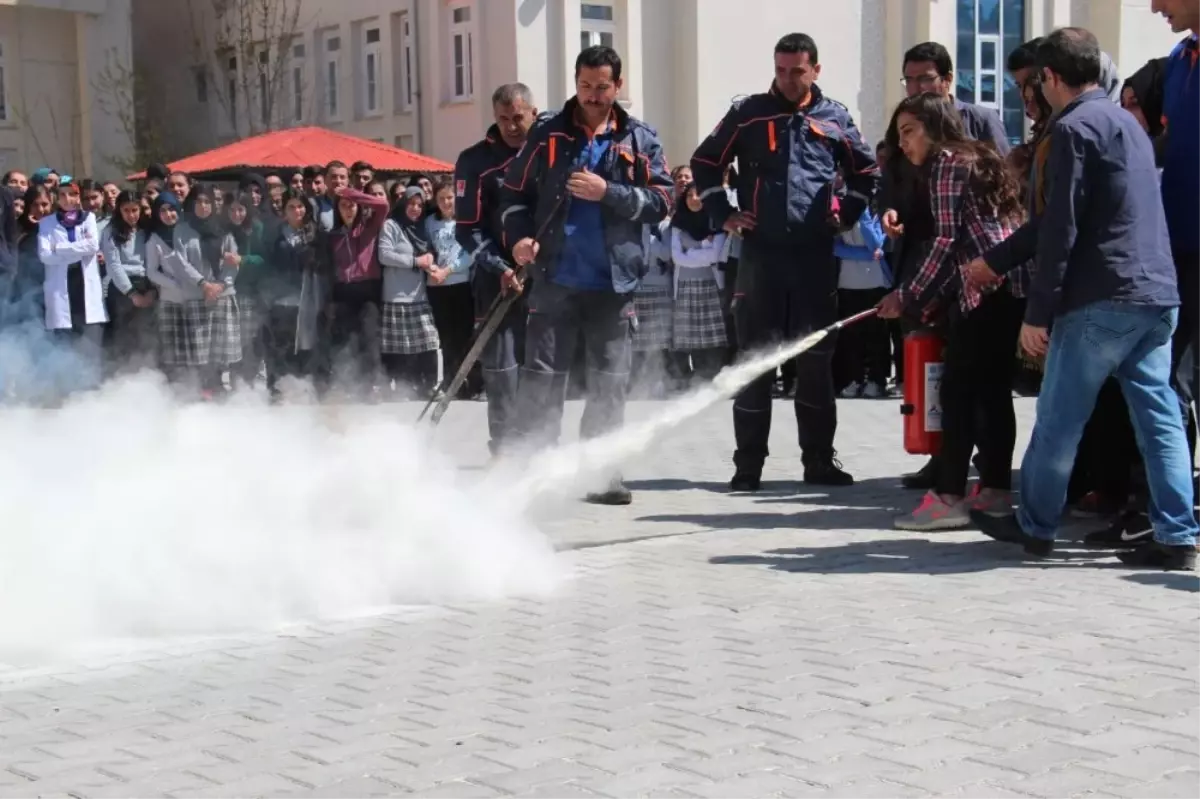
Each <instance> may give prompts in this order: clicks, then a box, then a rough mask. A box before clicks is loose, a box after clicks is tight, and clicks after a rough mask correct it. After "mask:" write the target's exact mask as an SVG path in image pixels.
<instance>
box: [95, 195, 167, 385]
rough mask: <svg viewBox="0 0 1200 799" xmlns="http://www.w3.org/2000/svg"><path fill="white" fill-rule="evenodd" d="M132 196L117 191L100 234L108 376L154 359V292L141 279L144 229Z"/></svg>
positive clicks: (144, 364)
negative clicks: (111, 213) (113, 207)
mask: <svg viewBox="0 0 1200 799" xmlns="http://www.w3.org/2000/svg"><path fill="white" fill-rule="evenodd" d="M141 216H142V205H141V201H140V200H139V199H138V196H137V194H135V193H134V192H132V191H123V192H121V193H119V194H118V195H117V201H116V210H115V211H114V213H113V215H112V217H111V221H110V223H109V225H108V227H107V229H105V231H104V232H103V233H101V234H100V252H101V253H102V254H103V255H104V265H105V268H106V269H107V271H108V277H107V281H108V285H107V288H108V291H107V292H106V293H105V304H106V306H107V308H108V319H109V323H108V333H107V336H106V339H105V364H106V366H107V367H108V371H109V374H114V373H120V372H123V371H129V372H136V371H138V370H139V369H142V368H143V367H146V366H150V365H151V364H153V363H154V343H155V329H154V304H155V300H156V299H157V292H156V291H155V290H154V286H153V284H151V283H150V280H149V278H147V277H146V231H145V230H144V229H143V226H142V224H141V221H142V220H141Z"/></svg>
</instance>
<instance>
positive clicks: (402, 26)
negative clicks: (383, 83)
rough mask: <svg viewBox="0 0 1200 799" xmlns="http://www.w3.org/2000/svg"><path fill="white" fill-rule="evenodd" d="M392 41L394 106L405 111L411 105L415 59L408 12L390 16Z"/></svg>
mask: <svg viewBox="0 0 1200 799" xmlns="http://www.w3.org/2000/svg"><path fill="white" fill-rule="evenodd" d="M392 42H393V44H394V46H395V47H397V48H398V49H397V51H396V52H394V53H393V54H392V69H393V73H392V74H393V78H394V82H395V92H396V97H395V108H396V110H397V111H407V110H408V109H410V108H412V105H413V91H414V83H415V75H414V69H415V68H416V61H415V60H414V58H413V37H412V28H411V27H410V23H409V19H408V14H407V13H401V14H396V15H394V16H393V17H392Z"/></svg>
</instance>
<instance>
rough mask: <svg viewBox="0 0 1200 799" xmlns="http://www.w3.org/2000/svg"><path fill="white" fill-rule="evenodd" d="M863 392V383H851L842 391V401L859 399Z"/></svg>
mask: <svg viewBox="0 0 1200 799" xmlns="http://www.w3.org/2000/svg"><path fill="white" fill-rule="evenodd" d="M862 391H863V386H862V383H851V384H850V385H848V386H846V387H845V388H844V389H842V393H841V397H842V399H858V397H859V395H860V394H862Z"/></svg>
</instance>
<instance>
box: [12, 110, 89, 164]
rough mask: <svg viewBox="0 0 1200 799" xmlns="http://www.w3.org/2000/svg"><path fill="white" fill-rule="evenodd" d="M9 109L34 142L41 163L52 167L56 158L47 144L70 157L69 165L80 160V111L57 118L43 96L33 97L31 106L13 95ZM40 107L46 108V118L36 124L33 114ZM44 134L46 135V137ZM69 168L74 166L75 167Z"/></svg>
mask: <svg viewBox="0 0 1200 799" xmlns="http://www.w3.org/2000/svg"><path fill="white" fill-rule="evenodd" d="M9 109H10V110H11V111H12V115H13V121H15V122H16V123H17V124H18V125H19V126H20V127H21V128H22V129H23V130H24V131H25V132H26V133H27V134H28V136H29V138H30V140H31V141H32V142H33V146H34V148H35V149H36V150H37V151H38V157H39V158H40V159H41V161H42V163H43V164H45V165H48V166H54V162H55V160H56V159H55V157H54V155H52V154H51V151H48V150H47V147H51V148H53V152H54V153H55V154H57V155H58V156H60V157H61V158H69V159H70V163H71V164H75V165H78V164H82V163H83V154H82V153H81V152H80V140H79V122H80V114H79V112H78V111H76V112H75V113H74V114H69V115H68V117H67V118H66V119H59V115H58V114H57V113H55V111H54V105H53V104H52V103H51V102H50V100H49V99H48V98H47V97H46V96H45V95H39V96H37V97H34V98H33V105H32V106H30V105H29V104H28V103H26V102H25V99H24V98H21V97H14V98H12V100H10V102H9ZM42 110H44V111H45V120H44V123H42V124H39V120H38V119H37V118H36V117H37V115H38V112H39V111H42ZM47 129H48V130H47ZM46 134H48V138H47V136H46ZM55 168H58V169H64V168H67V165H66V164H60V165H59V166H57V167H55ZM71 168H72V169H74V167H71Z"/></svg>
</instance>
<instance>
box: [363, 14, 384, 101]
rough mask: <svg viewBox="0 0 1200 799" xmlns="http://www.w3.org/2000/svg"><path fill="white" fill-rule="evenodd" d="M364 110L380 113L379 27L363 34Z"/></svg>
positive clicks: (368, 29)
mask: <svg viewBox="0 0 1200 799" xmlns="http://www.w3.org/2000/svg"><path fill="white" fill-rule="evenodd" d="M363 39H364V42H363V111H364V112H365V113H367V114H378V113H379V106H380V103H379V96H380V91H379V48H380V44H379V28H367V30H366V32H365V34H364V36H363Z"/></svg>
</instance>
